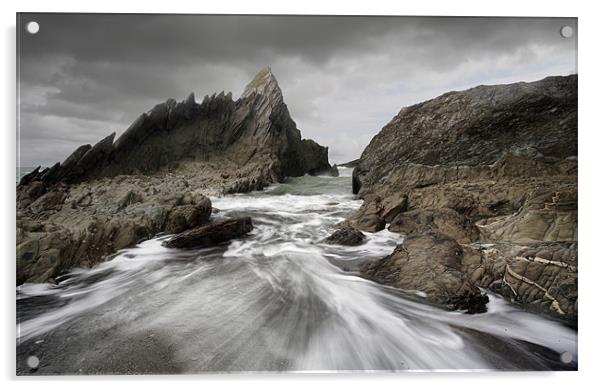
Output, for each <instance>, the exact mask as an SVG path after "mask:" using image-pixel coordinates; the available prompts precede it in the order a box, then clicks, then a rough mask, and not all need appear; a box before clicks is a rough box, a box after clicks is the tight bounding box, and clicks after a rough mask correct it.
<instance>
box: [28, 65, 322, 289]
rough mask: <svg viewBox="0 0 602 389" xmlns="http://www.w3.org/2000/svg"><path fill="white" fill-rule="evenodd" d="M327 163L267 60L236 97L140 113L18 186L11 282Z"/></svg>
mask: <svg viewBox="0 0 602 389" xmlns="http://www.w3.org/2000/svg"><path fill="white" fill-rule="evenodd" d="M329 169H331V166H330V164H329V163H328V149H327V148H326V147H322V146H320V145H318V144H317V143H316V142H314V141H312V140H308V139H302V138H301V133H300V131H299V130H298V129H297V127H296V124H295V122H294V121H293V120H292V119H291V117H290V114H289V112H288V108H287V106H286V104H285V103H284V99H283V96H282V91H281V90H280V87H279V86H278V82H277V81H276V78H275V77H274V75H273V74H272V72H271V70H270V68H269V67H266V68H264V69H262V70H261V71H260V72H259V74H257V76H256V77H255V78H254V79H253V81H251V83H250V84H249V85H248V86H247V87H246V89H245V91H244V93H243V94H242V96H241V97H240V98H239V99H238V100H236V101H235V100H233V99H232V95H231V94H230V93H228V94H224V93H223V92H222V93H220V94H218V95H215V94H214V95H213V96H205V98H204V99H203V101H202V103H201V104H198V103H196V101H195V98H194V95H193V94H191V95H190V96H188V98H187V99H186V100H184V101H182V102H176V101H175V100H173V99H169V100H167V101H166V102H165V103H162V104H159V105H157V106H155V107H154V108H153V109H151V110H150V111H149V112H147V113H144V114H142V115H141V116H140V117H139V118H138V119H136V120H135V121H134V123H132V124H131V125H130V127H129V128H128V129H127V130H126V131H125V132H124V133H123V134H122V135H121V136H120V137H119V138H118V139H117V140H115V134H114V133H113V134H111V135H109V136H107V137H106V138H104V139H102V140H101V141H100V142H98V143H97V144H95V145H94V146H91V145H84V146H81V147H79V148H77V149H76V150H75V151H74V152H73V153H72V154H71V155H70V156H69V157H68V158H66V159H65V161H64V162H63V163H57V164H55V165H54V166H52V167H50V168H47V169H44V170H40V168H38V169H36V170H34V171H33V172H31V173H30V174H28V175H26V176H24V177H23V178H22V179H21V181H20V183H19V184H18V186H17V226H18V228H17V283H18V284H20V283H23V282H27V281H36V282H41V281H46V280H51V279H52V278H54V277H56V276H57V275H59V274H60V273H62V272H64V271H66V270H68V269H69V268H71V267H74V266H91V265H93V264H95V263H96V262H98V261H100V260H102V259H103V258H104V257H105V256H106V255H109V254H111V253H113V252H115V251H116V250H118V249H121V248H124V247H127V246H129V245H132V244H135V243H136V242H138V241H140V240H143V239H148V238H150V237H152V236H153V235H155V234H157V233H159V232H169V233H179V232H182V231H184V230H187V229H191V228H194V227H198V226H200V225H202V224H204V223H206V222H207V221H208V219H209V217H210V214H211V203H210V201H209V199H208V198H207V197H206V196H207V195H214V194H223V193H231V192H248V191H252V190H258V189H262V188H263V187H265V186H267V185H269V184H270V183H275V182H278V181H281V180H283V179H284V178H285V177H286V176H299V175H304V174H307V173H309V174H318V173H321V172H325V171H329Z"/></svg>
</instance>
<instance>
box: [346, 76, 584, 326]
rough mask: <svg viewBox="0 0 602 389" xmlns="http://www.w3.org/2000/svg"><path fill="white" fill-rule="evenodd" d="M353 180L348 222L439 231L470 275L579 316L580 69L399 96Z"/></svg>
mask: <svg viewBox="0 0 602 389" xmlns="http://www.w3.org/2000/svg"><path fill="white" fill-rule="evenodd" d="M353 191H354V192H355V193H358V194H359V196H360V197H361V198H362V199H364V204H363V205H362V207H361V208H360V210H359V211H358V212H357V213H356V214H355V215H353V216H352V217H351V218H350V219H349V221H348V223H347V224H350V225H352V226H355V227H356V228H359V229H361V230H365V231H375V230H378V229H382V228H385V226H386V225H389V229H390V230H391V231H395V232H398V233H400V234H403V235H406V236H420V235H421V234H422V235H425V234H442V235H444V236H446V237H448V238H450V239H453V240H454V241H455V242H457V243H458V244H459V245H461V246H462V247H463V252H464V254H463V256H462V260H461V261H460V262H461V263H462V265H461V270H460V271H461V272H462V273H463V277H464V278H466V279H469V280H470V281H471V282H472V283H473V284H474V285H476V286H481V287H486V288H492V289H494V290H496V291H498V292H500V293H502V294H503V295H505V296H506V297H508V298H509V299H511V300H512V301H515V302H517V303H520V304H522V305H523V306H525V307H526V308H528V309H532V310H536V311H539V312H545V313H549V314H552V315H556V316H559V317H562V318H565V319H568V320H569V321H574V320H576V317H577V307H576V301H577V293H576V291H577V259H576V258H577V244H576V243H577V76H576V75H572V76H566V77H548V78H546V79H543V80H541V81H537V82H533V83H524V82H521V83H516V84H510V85H495V86H479V87H476V88H472V89H469V90H467V91H463V92H450V93H446V94H444V95H442V96H440V97H437V98H435V99H432V100H429V101H426V102H423V103H420V104H416V105H413V106H411V107H407V108H403V109H402V110H401V111H400V112H399V114H398V115H397V116H395V117H394V118H393V120H392V121H391V122H390V123H389V124H387V125H386V126H385V127H384V128H383V129H382V130H381V132H380V133H379V134H378V135H376V136H375V137H374V138H373V139H372V141H371V142H370V144H369V145H368V147H367V148H366V149H365V150H364V152H363V153H362V156H361V158H360V160H359V162H357V166H356V167H355V169H354V171H353ZM483 244H484V245H485V246H481V245H483ZM475 245H477V246H475ZM475 247H476V248H475ZM492 252H495V253H496V255H492V254H491V253H492ZM525 252H535V253H540V254H533V255H526V254H524V253H525ZM542 253H543V254H542ZM525 258H526V259H525ZM534 258H541V260H535V259H534ZM379 269H380V270H379V272H380V273H379V274H382V273H383V271H384V270H383V269H386V267H385V268H383V267H382V266H381V267H380V268H379ZM391 269H392V268H391ZM372 273H373V272H372ZM372 273H370V272H367V273H366V275H367V276H370V277H371V278H373V277H372V276H371V275H372ZM395 277H398V278H399V280H398V282H401V280H402V278H401V276H399V275H398V276H395ZM414 286H420V285H414ZM418 289H420V288H418ZM440 297H441V296H438V295H436V293H435V295H434V296H433V297H432V299H434V300H436V301H439V300H441V298H440Z"/></svg>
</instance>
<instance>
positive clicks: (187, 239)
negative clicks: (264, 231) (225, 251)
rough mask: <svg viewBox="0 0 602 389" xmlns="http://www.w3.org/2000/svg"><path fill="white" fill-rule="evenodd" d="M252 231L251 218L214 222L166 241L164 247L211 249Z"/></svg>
mask: <svg viewBox="0 0 602 389" xmlns="http://www.w3.org/2000/svg"><path fill="white" fill-rule="evenodd" d="M251 230H253V222H252V220H251V218H250V217H241V218H234V219H226V220H220V221H214V222H211V223H209V224H207V225H204V226H201V227H197V228H194V229H192V230H188V231H185V232H182V233H180V234H177V235H175V236H173V237H171V238H169V240H167V241H165V242H164V243H163V246H165V247H169V248H181V249H191V248H200V247H211V246H214V245H216V244H219V243H222V242H227V241H229V240H231V239H234V238H238V237H241V236H243V235H245V234H247V233H249V232H251Z"/></svg>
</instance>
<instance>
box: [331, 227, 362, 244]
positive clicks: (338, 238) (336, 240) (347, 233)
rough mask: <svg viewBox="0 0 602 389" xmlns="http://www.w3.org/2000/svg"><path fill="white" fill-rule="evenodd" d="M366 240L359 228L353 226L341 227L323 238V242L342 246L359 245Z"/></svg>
mask: <svg viewBox="0 0 602 389" xmlns="http://www.w3.org/2000/svg"><path fill="white" fill-rule="evenodd" d="M365 240H366V236H365V235H364V234H362V232H361V231H360V230H358V229H357V228H353V227H342V228H339V229H338V230H336V231H335V232H333V233H332V235H330V236H329V237H327V238H326V239H324V243H328V244H340V245H344V246H359V245H361V244H362V243H364V241H365Z"/></svg>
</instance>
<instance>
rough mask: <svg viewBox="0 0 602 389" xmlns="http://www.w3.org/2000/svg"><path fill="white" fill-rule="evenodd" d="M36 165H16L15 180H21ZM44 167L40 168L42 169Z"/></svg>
mask: <svg viewBox="0 0 602 389" xmlns="http://www.w3.org/2000/svg"><path fill="white" fill-rule="evenodd" d="M36 167H37V166H17V182H19V181H21V178H23V176H24V175H26V174H27V173H29V172H32V171H33V170H35V168H36ZM43 168H44V167H42V168H40V170H42V169H43Z"/></svg>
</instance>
